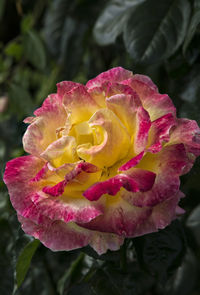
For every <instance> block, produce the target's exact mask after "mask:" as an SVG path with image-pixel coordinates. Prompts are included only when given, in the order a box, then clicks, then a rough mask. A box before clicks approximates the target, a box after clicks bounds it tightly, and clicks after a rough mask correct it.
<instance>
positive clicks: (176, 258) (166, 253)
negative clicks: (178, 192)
mask: <svg viewBox="0 0 200 295" xmlns="http://www.w3.org/2000/svg"><path fill="white" fill-rule="evenodd" d="M133 241H134V244H135V247H136V252H137V255H138V259H139V261H140V263H141V264H142V265H143V266H144V268H145V269H146V270H148V271H149V272H150V273H151V274H154V275H156V276H157V277H158V279H159V280H161V281H164V280H165V279H166V278H167V275H168V274H170V273H171V271H173V270H174V269H175V268H177V267H178V266H179V265H180V263H181V262H182V258H183V255H184V254H185V235H184V232H183V229H182V226H181V224H180V223H179V222H178V221H177V220H176V221H173V222H172V223H171V224H170V225H169V226H168V227H166V228H165V229H163V230H160V231H159V232H157V233H152V234H149V235H145V236H143V237H139V238H135V239H134V240H133Z"/></svg>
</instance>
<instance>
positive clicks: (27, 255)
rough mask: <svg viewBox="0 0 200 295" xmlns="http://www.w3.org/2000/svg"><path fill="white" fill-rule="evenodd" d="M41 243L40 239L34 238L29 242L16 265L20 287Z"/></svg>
mask: <svg viewBox="0 0 200 295" xmlns="http://www.w3.org/2000/svg"><path fill="white" fill-rule="evenodd" d="M39 244H40V241H39V240H34V241H32V242H30V243H29V244H27V245H26V246H25V248H24V249H23V251H22V252H21V254H20V255H19V257H18V260H17V265H16V280H17V286H18V288H19V287H20V286H21V284H22V283H23V281H24V278H25V276H26V274H27V271H28V269H29V266H30V263H31V259H32V257H33V255H34V253H35V251H36V250H37V248H38V246H39Z"/></svg>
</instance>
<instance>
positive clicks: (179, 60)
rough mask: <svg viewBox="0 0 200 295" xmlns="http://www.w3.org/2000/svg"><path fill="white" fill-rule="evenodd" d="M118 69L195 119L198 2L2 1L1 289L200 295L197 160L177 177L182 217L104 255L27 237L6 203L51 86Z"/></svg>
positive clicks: (199, 63)
mask: <svg viewBox="0 0 200 295" xmlns="http://www.w3.org/2000/svg"><path fill="white" fill-rule="evenodd" d="M115 66H122V67H124V68H126V69H129V70H131V71H133V72H134V73H141V74H146V75H149V76H150V77H151V78H152V79H153V81H154V82H155V83H156V84H157V85H158V87H159V90H160V92H161V93H167V94H169V96H170V97H171V98H172V100H173V102H174V104H175V106H176V107H177V113H178V116H179V117H188V118H190V119H195V120H197V121H198V123H199V122H200V0H191V1H190V0H110V1H105V0H71V1H69V0H52V1H51V0H35V1H30V0H0V86H1V87H0V169H1V180H0V189H1V192H0V294H1V295H12V294H13V295H14V294H16V295H31V294H38V295H63V294H69V295H76V294H77V295H78V294H81V295H86V294H87V295H104V294H109V295H140V294H141V295H157V294H158V295H160V294H161V295H168V294H170V295H179V294H181V295H199V294H200V283H199V277H200V160H197V161H196V164H195V166H194V167H193V169H192V170H191V172H190V173H189V174H188V175H186V176H183V177H182V178H181V189H182V191H183V192H184V193H185V194H186V196H187V197H186V198H185V199H183V200H182V201H181V206H182V208H184V209H185V210H186V213H185V215H184V216H183V217H181V218H180V219H179V220H176V221H174V222H172V224H171V225H170V226H168V227H167V228H166V229H164V230H162V231H159V232H158V233H154V234H149V235H145V236H144V237H140V238H135V239H129V240H126V243H125V245H124V246H123V247H122V249H121V250H120V251H117V252H108V253H107V254H105V255H102V256H101V257H98V256H97V255H96V254H95V253H94V252H93V251H92V250H91V249H90V248H89V247H86V248H84V249H82V250H76V251H70V252H58V253H53V252H51V251H50V250H48V249H47V248H45V247H44V246H42V245H41V244H39V242H38V241H34V240H33V239H32V238H30V237H28V236H26V235H24V233H23V232H22V230H21V229H20V225H19V223H18V221H17V218H16V213H15V211H14V210H13V208H12V206H11V204H10V202H9V197H8V194H7V190H6V187H5V185H4V183H3V181H2V176H3V171H4V167H5V163H6V161H8V160H9V159H11V158H14V157H18V156H22V155H24V151H23V147H22V142H21V139H22V135H23V133H24V131H25V128H26V126H25V124H24V123H22V121H23V119H24V118H25V117H26V116H30V115H32V112H33V110H34V109H36V108H38V107H39V106H40V104H41V103H42V101H43V100H44V99H45V98H46V97H47V95H48V94H49V93H52V92H55V91H56V83H57V82H59V81H62V80H73V81H76V82H80V83H85V82H86V81H88V79H90V78H93V77H95V76H96V75H97V74H99V73H101V72H103V71H105V70H107V69H109V68H112V67H115ZM33 255H34V256H33ZM32 256H33V259H32ZM31 260H32V261H31ZM27 271H28V272H27ZM25 275H26V276H25ZM17 286H18V287H19V288H18V287H17Z"/></svg>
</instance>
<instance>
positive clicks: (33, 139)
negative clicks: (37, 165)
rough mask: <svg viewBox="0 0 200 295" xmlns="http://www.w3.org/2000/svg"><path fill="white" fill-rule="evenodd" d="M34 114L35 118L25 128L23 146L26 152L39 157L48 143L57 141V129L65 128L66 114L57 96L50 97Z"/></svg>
mask: <svg viewBox="0 0 200 295" xmlns="http://www.w3.org/2000/svg"><path fill="white" fill-rule="evenodd" d="M34 114H35V115H36V116H37V117H36V118H35V119H34V120H33V121H32V123H31V125H30V126H29V127H28V128H27V130H26V132H25V134H24V137H23V145H24V149H25V151H26V152H28V153H30V154H33V155H40V154H41V153H42V152H43V151H44V150H45V149H46V148H47V147H48V145H49V144H50V143H52V142H53V141H55V140H56V139H57V134H56V130H57V128H59V127H65V124H66V120H67V114H66V112H65V110H64V108H63V107H62V105H61V104H60V102H59V100H58V97H57V95H50V96H49V97H48V98H47V99H46V100H45V101H44V103H43V105H42V107H41V108H39V109H37V110H36V111H35V113H34Z"/></svg>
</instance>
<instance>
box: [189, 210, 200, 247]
mask: <svg viewBox="0 0 200 295" xmlns="http://www.w3.org/2000/svg"><path fill="white" fill-rule="evenodd" d="M186 226H187V227H188V228H189V229H190V230H191V231H192V233H193V235H194V237H195V240H196V242H197V244H198V245H200V205H199V206H198V207H196V208H195V209H194V210H193V211H192V213H191V214H190V215H189V217H188V219H187V223H186Z"/></svg>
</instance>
